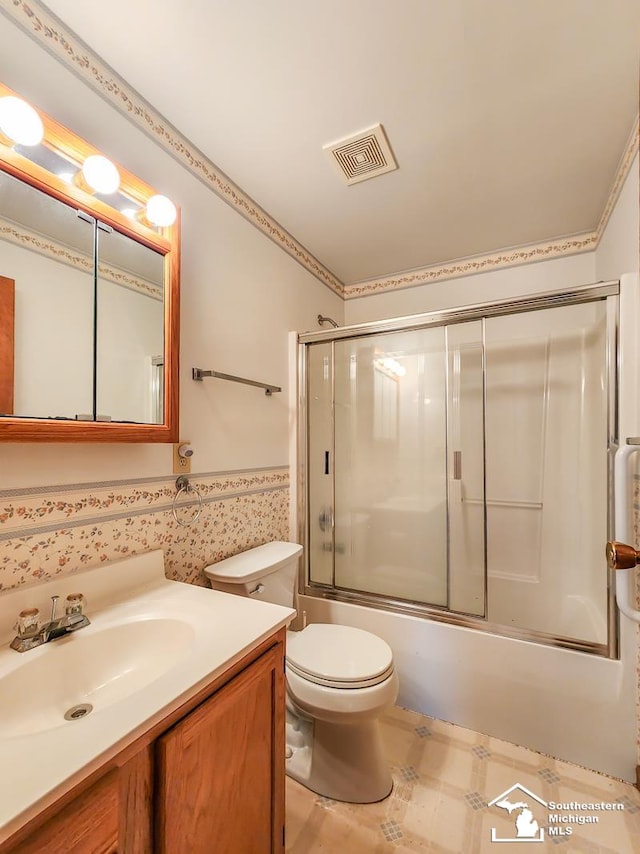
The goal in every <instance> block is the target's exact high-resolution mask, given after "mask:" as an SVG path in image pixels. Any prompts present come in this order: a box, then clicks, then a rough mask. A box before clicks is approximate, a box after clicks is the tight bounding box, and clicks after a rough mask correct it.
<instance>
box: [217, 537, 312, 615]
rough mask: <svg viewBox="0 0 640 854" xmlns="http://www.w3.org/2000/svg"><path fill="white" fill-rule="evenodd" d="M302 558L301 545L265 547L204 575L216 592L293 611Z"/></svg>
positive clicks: (238, 556) (272, 545)
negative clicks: (220, 591) (259, 600)
mask: <svg viewBox="0 0 640 854" xmlns="http://www.w3.org/2000/svg"><path fill="white" fill-rule="evenodd" d="M301 554H302V546H300V545H298V543H284V542H279V541H276V542H272V543H265V544H264V545H263V546H256V548H253V549H248V550H247V551H245V552H240V554H237V555H233V557H228V558H226V559H225V560H221V561H219V562H218V563H212V564H210V565H209V566H205V568H204V573H205V575H206V576H207V578H208V579H209V583H210V584H211V587H212V588H213V589H214V590H222V591H223V592H224V593H234V594H235V595H236V596H249V597H251V598H252V599H261V600H262V601H263V602H273V603H274V604H275V605H285V606H286V607H287V608H293V593H294V590H295V586H296V578H297V573H298V558H299V557H300V555H301Z"/></svg>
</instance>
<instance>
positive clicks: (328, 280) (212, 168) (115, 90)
mask: <svg viewBox="0 0 640 854" xmlns="http://www.w3.org/2000/svg"><path fill="white" fill-rule="evenodd" d="M0 11H1V12H2V13H3V14H4V15H5V16H6V17H7V18H9V19H10V20H12V21H14V22H15V23H16V24H17V25H18V26H19V27H20V28H21V29H22V30H23V31H25V32H26V33H27V34H28V35H29V36H31V37H32V38H33V39H34V40H35V41H36V42H38V43H39V44H41V45H42V46H43V47H44V48H45V49H46V50H47V51H48V52H49V53H50V54H51V55H52V56H54V57H55V58H56V59H57V60H59V61H60V62H61V63H62V64H63V65H65V66H66V67H67V68H69V69H70V70H71V71H73V72H74V73H75V74H76V75H77V76H78V77H79V78H80V79H81V80H82V81H83V82H84V83H86V84H87V85H88V86H90V87H91V88H92V89H93V90H94V91H96V92H97V93H98V94H99V95H100V96H101V97H102V98H104V100H105V101H107V102H108V103H109V104H111V106H113V107H115V108H116V109H117V110H118V111H119V112H121V113H123V114H124V115H125V116H126V117H127V118H128V119H129V121H131V122H132V123H133V124H134V125H136V126H137V127H138V128H139V129H140V130H142V131H143V132H144V133H145V134H146V135H147V136H149V137H150V138H151V139H152V140H153V141H154V142H155V143H157V144H158V145H159V146H160V147H161V148H164V149H165V151H167V152H168V153H169V154H170V155H171V156H172V157H173V158H174V159H175V160H177V161H178V162H179V163H180V164H181V165H182V166H184V167H185V168H186V169H188V170H189V171H190V172H191V173H192V174H193V175H195V177H196V178H198V180H200V181H202V183H203V184H205V185H206V186H207V187H209V188H210V189H211V190H213V192H214V193H216V195H217V196H219V197H220V198H221V199H222V200H223V201H225V202H226V203H227V204H228V205H230V206H231V207H232V208H234V209H235V210H236V211H237V212H238V213H239V214H241V215H242V216H243V217H244V218H245V219H247V220H248V221H249V222H250V223H251V224H252V225H254V226H255V227H256V228H257V229H258V230H259V231H261V232H262V233H263V234H264V235H266V236H267V237H269V238H270V239H271V240H273V242H274V243H276V244H277V245H278V246H280V248H281V249H283V250H284V251H285V252H286V253H287V254H288V255H290V256H291V257H292V258H293V259H294V260H296V261H297V262H298V263H299V264H301V265H302V266H303V267H305V268H306V269H307V270H308V271H309V272H310V273H311V274H312V275H313V276H315V277H316V278H317V279H319V280H320V281H321V282H322V283H323V284H324V285H326V286H327V287H328V288H329V289H330V290H332V291H333V292H334V293H336V294H338V295H340V296H342V289H343V285H342V282H341V281H340V280H339V279H337V278H336V277H335V276H334V275H333V273H332V272H331V271H330V270H328V269H327V268H326V267H325V266H324V265H323V264H321V263H320V261H318V259H317V258H315V257H314V256H313V255H312V254H311V253H310V252H308V251H307V250H306V249H305V248H304V246H302V244H301V243H298V241H297V240H296V239H295V237H293V235H291V234H290V233H289V232H288V231H286V229H284V228H283V227H282V226H281V225H280V224H279V223H278V222H276V220H275V219H273V218H272V217H271V216H269V214H268V213H267V212H266V211H265V210H264V209H263V208H261V207H260V205H258V204H257V203H256V202H254V201H253V199H252V198H250V196H248V195H247V194H246V193H245V192H244V191H243V190H242V189H241V188H240V187H239V186H238V185H237V184H235V183H234V182H233V181H232V180H231V179H230V178H228V177H227V176H226V175H225V174H224V173H223V172H222V171H221V170H220V169H218V167H217V166H216V165H215V163H213V162H212V161H211V160H209V159H208V158H207V157H206V156H205V155H204V154H203V153H202V152H201V151H200V150H199V149H198V148H196V146H195V145H193V143H192V142H190V141H189V140H188V139H187V137H185V136H184V135H183V134H181V133H180V131H179V130H178V129H177V128H175V127H174V126H173V125H172V124H171V123H170V122H169V121H168V120H167V119H166V118H165V117H164V116H163V115H162V114H161V113H159V112H158V111H157V110H156V109H154V107H153V106H152V105H151V104H150V103H149V102H148V101H146V100H145V99H144V98H143V97H142V96H141V95H140V94H139V93H138V92H136V90H135V89H134V88H133V87H132V86H130V85H129V84H128V83H127V82H126V80H124V79H123V78H122V77H121V76H120V75H119V74H118V73H117V72H116V71H114V70H113V68H111V67H110V66H109V65H107V63H105V62H103V61H102V59H100V57H99V56H98V55H97V54H96V53H94V52H93V51H92V50H91V49H90V48H89V47H88V45H86V44H85V43H84V42H83V41H82V40H81V39H80V38H79V37H78V36H77V35H76V34H75V33H74V32H73V31H72V30H70V29H68V28H67V27H66V25H65V24H64V23H63V22H62V21H61V20H60V19H59V18H57V17H56V16H55V15H53V14H52V13H51V12H50V11H49V10H48V9H47V8H46V6H44V5H43V4H42V3H40V2H38V0H29V2H28V3H25V2H23V0H0Z"/></svg>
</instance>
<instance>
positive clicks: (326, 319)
mask: <svg viewBox="0 0 640 854" xmlns="http://www.w3.org/2000/svg"><path fill="white" fill-rule="evenodd" d="M323 323H330V324H331V325H332V326H333V327H334V329H338V327H339V325H340V324H338V323H336V322H335V320H334V319H333V318H332V317H325V316H323V315H322V314H319V315H318V324H319V325H320V326H322V324H323Z"/></svg>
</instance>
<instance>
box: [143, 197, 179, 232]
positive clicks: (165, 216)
mask: <svg viewBox="0 0 640 854" xmlns="http://www.w3.org/2000/svg"><path fill="white" fill-rule="evenodd" d="M145 215H146V217H147V219H148V220H149V222H150V223H152V224H153V225H157V226H159V227H160V228H165V227H167V226H169V225H173V223H174V222H175V221H176V216H177V211H176V206H175V205H174V204H173V202H172V201H171V199H168V198H167V197H166V196H159V195H158V196H151V198H150V199H149V201H148V202H147V207H146V209H145Z"/></svg>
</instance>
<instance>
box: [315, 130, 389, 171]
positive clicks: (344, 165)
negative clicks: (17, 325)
mask: <svg viewBox="0 0 640 854" xmlns="http://www.w3.org/2000/svg"><path fill="white" fill-rule="evenodd" d="M323 151H326V152H327V154H328V155H329V157H330V158H331V160H332V161H333V162H334V163H335V165H336V167H337V168H338V170H339V171H340V174H341V175H342V177H343V178H345V179H346V181H347V184H357V183H358V182H359V181H366V180H367V179H368V178H375V177H376V175H384V173H385V172H392V171H393V170H394V169H397V168H398V164H397V163H396V161H395V158H394V156H393V152H392V151H391V148H390V146H389V143H388V142H387V137H386V136H385V133H384V130H383V127H382V125H374V126H373V127H370V128H367V129H366V130H363V131H360V133H356V134H354V135H353V136H349V137H347V138H346V139H339V140H338V141H337V142H332V143H330V144H329V145H324V146H323Z"/></svg>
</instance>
